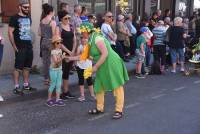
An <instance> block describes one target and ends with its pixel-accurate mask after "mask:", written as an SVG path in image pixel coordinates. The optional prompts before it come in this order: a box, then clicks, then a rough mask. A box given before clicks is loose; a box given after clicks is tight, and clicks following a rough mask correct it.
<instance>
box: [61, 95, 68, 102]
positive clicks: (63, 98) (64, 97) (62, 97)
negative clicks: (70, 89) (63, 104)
mask: <svg viewBox="0 0 200 134" xmlns="http://www.w3.org/2000/svg"><path fill="white" fill-rule="evenodd" d="M60 99H62V100H64V101H66V100H68V98H67V97H66V96H65V94H64V93H62V94H61V95H60Z"/></svg>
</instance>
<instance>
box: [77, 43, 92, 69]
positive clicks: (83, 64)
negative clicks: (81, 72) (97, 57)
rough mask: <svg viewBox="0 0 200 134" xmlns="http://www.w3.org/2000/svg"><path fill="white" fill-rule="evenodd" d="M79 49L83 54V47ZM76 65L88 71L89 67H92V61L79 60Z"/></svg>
mask: <svg viewBox="0 0 200 134" xmlns="http://www.w3.org/2000/svg"><path fill="white" fill-rule="evenodd" d="M79 49H80V51H81V52H83V49H84V48H83V45H80V46H79ZM76 65H77V66H78V67H79V68H80V69H87V68H89V67H92V61H91V60H89V59H86V60H79V61H77V62H76Z"/></svg>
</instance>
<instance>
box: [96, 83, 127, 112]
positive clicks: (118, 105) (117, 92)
mask: <svg viewBox="0 0 200 134" xmlns="http://www.w3.org/2000/svg"><path fill="white" fill-rule="evenodd" d="M104 95H105V92H104V91H102V92H100V93H97V94H96V98H97V109H98V110H99V111H104ZM113 95H114V96H115V111H117V112H123V107H124V88H123V86H121V87H119V88H117V89H114V91H113Z"/></svg>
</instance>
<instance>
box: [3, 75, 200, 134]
mask: <svg viewBox="0 0 200 134" xmlns="http://www.w3.org/2000/svg"><path fill="white" fill-rule="evenodd" d="M71 89H72V90H74V93H75V94H76V95H77V96H78V93H79V92H78V87H71ZM125 92H126V104H125V112H124V118H122V119H121V120H113V119H111V116H112V114H113V108H114V98H113V97H112V94H108V95H107V96H106V111H105V113H104V114H102V115H99V116H89V115H88V114H87V110H88V109H89V108H92V107H94V106H95V105H94V104H95V103H94V102H92V101H89V100H88V101H86V102H83V103H80V102H77V101H76V100H68V101H66V106H65V107H53V108H49V107H47V106H46V105H45V104H44V103H45V99H46V96H47V93H46V91H45V90H44V91H42V92H41V91H40V92H38V93H33V94H28V95H26V96H24V97H23V98H22V97H14V98H12V99H10V100H7V101H5V102H3V103H2V104H1V105H0V114H3V118H0V126H1V127H0V133H2V134H16V133H17V134H199V133H200V107H199V102H200V97H199V96H200V77H199V76H189V77H185V76H183V75H182V74H179V73H177V74H166V75H164V76H156V75H152V76H148V77H147V79H136V78H135V77H131V80H130V81H129V82H128V83H127V84H126V91H125ZM87 94H88V93H87Z"/></svg>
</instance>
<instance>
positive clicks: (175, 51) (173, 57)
mask: <svg viewBox="0 0 200 134" xmlns="http://www.w3.org/2000/svg"><path fill="white" fill-rule="evenodd" d="M177 54H178V56H179V61H180V62H184V61H185V55H184V50H183V48H178V49H174V48H170V56H171V61H172V64H174V63H176V60H177Z"/></svg>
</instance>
